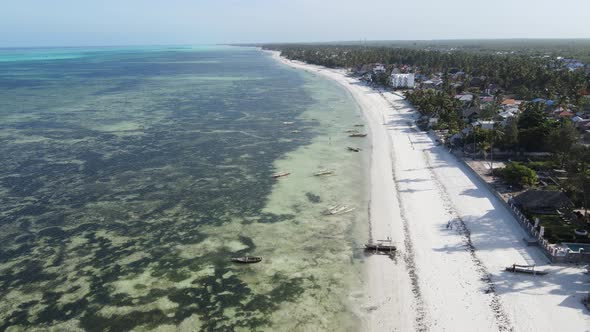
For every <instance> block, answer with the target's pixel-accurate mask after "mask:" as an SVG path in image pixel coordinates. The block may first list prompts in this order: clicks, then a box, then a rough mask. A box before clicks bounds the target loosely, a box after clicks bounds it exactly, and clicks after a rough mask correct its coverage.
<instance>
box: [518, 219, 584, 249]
mask: <svg viewBox="0 0 590 332" xmlns="http://www.w3.org/2000/svg"><path fill="white" fill-rule="evenodd" d="M527 218H528V219H529V221H530V222H531V223H533V224H534V222H535V221H534V220H535V218H539V226H543V227H544V228H545V234H544V235H543V237H544V238H545V239H546V240H547V241H549V242H550V243H559V242H580V243H590V238H589V237H588V236H580V235H576V234H575V230H576V229H577V228H579V223H578V222H566V221H564V220H563V219H562V218H561V217H560V216H559V215H546V214H527Z"/></svg>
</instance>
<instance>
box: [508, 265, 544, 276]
mask: <svg viewBox="0 0 590 332" xmlns="http://www.w3.org/2000/svg"><path fill="white" fill-rule="evenodd" d="M506 271H507V272H512V273H526V274H533V275H537V274H538V275H540V276H544V275H546V274H547V273H549V272H547V271H535V266H534V265H517V264H512V266H507V267H506Z"/></svg>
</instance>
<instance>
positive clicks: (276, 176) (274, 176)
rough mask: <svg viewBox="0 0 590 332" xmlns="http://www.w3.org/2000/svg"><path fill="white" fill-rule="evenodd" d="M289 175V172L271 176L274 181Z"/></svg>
mask: <svg viewBox="0 0 590 332" xmlns="http://www.w3.org/2000/svg"><path fill="white" fill-rule="evenodd" d="M289 174H291V173H289V172H278V173H275V174H273V175H272V177H273V178H275V179H276V178H280V177H283V176H287V175H289Z"/></svg>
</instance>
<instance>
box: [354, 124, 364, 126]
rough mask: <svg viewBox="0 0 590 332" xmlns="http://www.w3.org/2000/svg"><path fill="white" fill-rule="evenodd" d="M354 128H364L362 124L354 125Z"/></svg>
mask: <svg viewBox="0 0 590 332" xmlns="http://www.w3.org/2000/svg"><path fill="white" fill-rule="evenodd" d="M354 126H355V127H364V126H365V125H364V124H355V125H354Z"/></svg>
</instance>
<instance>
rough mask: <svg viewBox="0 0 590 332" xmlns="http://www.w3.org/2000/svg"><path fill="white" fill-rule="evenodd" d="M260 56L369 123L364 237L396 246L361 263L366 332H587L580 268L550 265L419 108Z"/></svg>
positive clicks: (338, 73) (338, 74) (339, 77)
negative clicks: (424, 127)
mask: <svg viewBox="0 0 590 332" xmlns="http://www.w3.org/2000/svg"><path fill="white" fill-rule="evenodd" d="M265 52H267V53H271V54H272V57H273V58H275V59H276V60H277V61H279V62H281V63H283V64H285V65H287V66H290V67H292V68H296V69H300V70H305V71H307V72H312V73H314V74H317V75H321V76H323V77H326V78H329V79H332V80H334V81H335V82H337V83H338V84H339V85H341V86H343V87H344V88H345V89H346V90H347V91H348V92H349V93H350V94H351V95H352V97H353V99H354V100H355V102H356V103H357V104H358V106H359V108H360V109H361V111H362V113H363V115H364V118H365V121H366V124H367V128H369V131H370V139H371V146H372V149H371V156H370V166H369V174H370V175H369V177H370V180H369V181H368V183H369V185H370V188H369V193H370V196H369V197H370V201H369V216H370V220H369V223H370V234H369V237H370V238H372V239H374V240H377V239H385V238H386V237H390V238H391V239H393V241H394V242H395V244H396V246H397V247H398V252H397V254H396V259H394V260H391V259H389V258H388V257H386V256H380V255H373V256H369V257H367V259H366V261H365V271H366V275H367V286H368V294H367V298H366V304H365V305H363V307H362V311H363V312H364V314H365V315H366V316H365V317H364V321H363V327H364V328H363V330H369V331H382V330H400V331H407V330H420V331H428V330H432V331H435V330H436V331H439V330H441V331H445V330H447V331H458V330H464V329H465V327H466V326H470V328H471V329H474V330H482V331H498V330H500V331H521V330H522V331H536V330H560V329H565V330H572V331H573V330H576V331H588V330H589V328H588V327H589V326H590V316H589V315H588V314H587V312H585V308H583V305H582V304H581V298H582V297H583V296H584V295H585V294H586V292H587V291H588V287H587V286H586V287H584V280H586V279H587V277H586V279H584V275H583V274H582V271H583V269H582V268H581V267H575V266H571V265H564V266H556V265H550V264H549V262H548V260H547V259H546V258H545V257H544V256H543V254H542V253H541V252H540V250H539V249H538V248H532V247H526V246H525V245H524V244H523V243H522V241H521V239H522V238H523V237H524V231H523V230H522V229H521V228H520V226H519V225H518V223H517V222H516V221H515V220H514V219H513V217H512V216H511V214H510V213H509V211H507V210H506V208H505V207H503V206H501V205H499V203H498V202H496V201H495V198H494V197H493V193H492V192H490V191H489V189H488V188H485V187H483V186H482V185H481V184H479V183H476V181H474V180H475V179H473V177H472V175H470V174H468V173H467V172H466V171H465V170H464V169H463V168H462V167H460V164H459V162H458V161H457V160H456V159H455V157H454V156H452V155H451V154H449V153H448V152H447V151H445V150H444V148H442V147H438V146H436V144H435V142H434V141H433V139H432V138H431V137H430V136H429V135H428V134H427V133H424V132H420V131H419V130H417V129H416V128H415V126H414V124H413V120H414V119H415V117H416V116H417V112H416V111H415V110H414V109H413V108H412V107H411V106H410V105H408V103H407V102H406V101H404V100H403V99H402V98H401V97H400V96H398V95H396V94H394V93H391V92H385V91H377V90H375V89H373V88H371V87H368V86H366V85H364V84H361V83H359V82H358V80H356V79H355V78H350V77H347V76H346V73H345V71H344V70H337V69H328V68H323V67H319V66H315V65H309V64H304V63H301V62H297V61H291V60H287V59H285V58H282V57H280V54H279V53H278V52H274V51H265ZM384 122H385V123H384ZM445 225H446V226H447V227H446V228H445ZM449 225H451V230H449V227H448V226H449ZM453 225H454V229H453ZM515 262H516V263H517V264H518V263H528V264H536V265H537V266H542V269H545V270H548V271H550V275H549V276H546V277H543V279H538V278H540V277H535V278H537V279H535V278H530V277H526V276H521V275H514V274H507V273H504V272H501V270H502V269H503V267H504V266H507V265H510V264H512V263H515ZM585 282H588V281H587V280H586V281H585ZM557 316H559V317H560V319H559V320H555V319H551V317H557Z"/></svg>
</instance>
